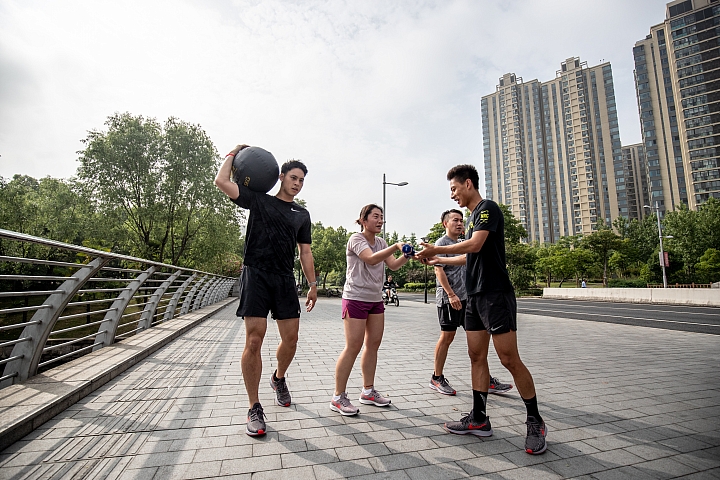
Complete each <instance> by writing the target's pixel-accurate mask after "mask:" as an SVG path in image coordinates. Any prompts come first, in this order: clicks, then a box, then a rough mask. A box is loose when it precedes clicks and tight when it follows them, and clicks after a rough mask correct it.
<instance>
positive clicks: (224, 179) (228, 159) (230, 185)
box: [215, 145, 247, 200]
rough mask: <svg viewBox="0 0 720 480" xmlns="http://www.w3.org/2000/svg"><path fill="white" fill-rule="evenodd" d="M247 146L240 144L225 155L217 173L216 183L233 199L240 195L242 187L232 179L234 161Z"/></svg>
mask: <svg viewBox="0 0 720 480" xmlns="http://www.w3.org/2000/svg"><path fill="white" fill-rule="evenodd" d="M243 148H247V145H238V146H236V147H235V148H233V149H232V150H230V153H228V154H227V155H225V160H224V161H223V164H222V165H221V166H220V170H218V173H217V175H215V185H216V186H217V187H218V188H219V189H220V190H221V191H222V192H223V193H224V194H225V195H227V196H228V197H230V199H231V200H235V199H236V198H238V197H239V196H240V188H239V187H238V185H237V183H235V182H233V181H232V178H231V177H232V162H233V158H235V155H236V154H237V153H238V152H239V151H240V150H242V149H243Z"/></svg>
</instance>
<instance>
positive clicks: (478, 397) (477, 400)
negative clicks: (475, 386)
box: [473, 390, 488, 423]
mask: <svg viewBox="0 0 720 480" xmlns="http://www.w3.org/2000/svg"><path fill="white" fill-rule="evenodd" d="M487 396H488V392H481V391H479V390H473V420H474V421H475V423H481V422H484V421H485V419H486V418H487V415H486V414H485V405H487Z"/></svg>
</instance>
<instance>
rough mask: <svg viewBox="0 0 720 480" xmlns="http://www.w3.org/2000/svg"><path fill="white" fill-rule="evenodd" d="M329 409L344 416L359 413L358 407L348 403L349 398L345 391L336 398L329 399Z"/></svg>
mask: <svg viewBox="0 0 720 480" xmlns="http://www.w3.org/2000/svg"><path fill="white" fill-rule="evenodd" d="M330 410H332V411H334V412H338V413H340V414H342V415H346V416H349V415H357V414H358V413H360V409H359V408H357V407H356V406H354V405H353V404H352V403H350V399H349V398H348V396H347V393H345V392H343V393H341V394H340V398H338V399H337V400H333V399H331V400H330Z"/></svg>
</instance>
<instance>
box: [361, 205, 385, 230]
mask: <svg viewBox="0 0 720 480" xmlns="http://www.w3.org/2000/svg"><path fill="white" fill-rule="evenodd" d="M376 208H377V209H378V210H380V213H383V209H382V207H380V206H378V205H375V204H374V203H371V204H369V205H365V206H364V207H362V210H360V218H358V219H357V220H355V223H357V224H358V225H360V231H361V232H362V231H363V224H362V221H363V220H367V219H368V217H369V216H370V213H372V211H373V210H375V209H376Z"/></svg>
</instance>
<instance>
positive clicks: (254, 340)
mask: <svg viewBox="0 0 720 480" xmlns="http://www.w3.org/2000/svg"><path fill="white" fill-rule="evenodd" d="M262 344H263V335H260V334H253V335H248V336H247V337H246V338H245V351H246V352H249V353H251V354H253V355H255V354H258V355H259V354H260V350H261V349H262Z"/></svg>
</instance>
